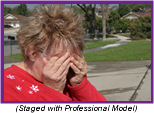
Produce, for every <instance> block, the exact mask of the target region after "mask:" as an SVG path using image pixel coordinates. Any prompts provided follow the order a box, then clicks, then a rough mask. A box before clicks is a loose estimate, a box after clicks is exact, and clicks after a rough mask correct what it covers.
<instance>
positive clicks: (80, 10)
mask: <svg viewBox="0 0 154 113" xmlns="http://www.w3.org/2000/svg"><path fill="white" fill-rule="evenodd" d="M72 7H73V9H74V12H75V13H78V14H83V13H84V11H83V10H82V9H81V8H79V7H77V6H72Z"/></svg>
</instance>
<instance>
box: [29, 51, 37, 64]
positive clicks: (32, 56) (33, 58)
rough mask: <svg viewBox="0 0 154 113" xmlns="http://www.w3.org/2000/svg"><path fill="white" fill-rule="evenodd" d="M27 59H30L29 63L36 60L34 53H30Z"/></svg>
mask: <svg viewBox="0 0 154 113" xmlns="http://www.w3.org/2000/svg"><path fill="white" fill-rule="evenodd" d="M29 59H30V61H32V62H34V61H35V59H36V52H34V51H30V53H29Z"/></svg>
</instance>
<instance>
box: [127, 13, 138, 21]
mask: <svg viewBox="0 0 154 113" xmlns="http://www.w3.org/2000/svg"><path fill="white" fill-rule="evenodd" d="M135 18H138V16H136V15H133V14H130V15H128V16H126V17H125V19H130V20H131V19H135Z"/></svg>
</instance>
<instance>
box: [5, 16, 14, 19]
mask: <svg viewBox="0 0 154 113" xmlns="http://www.w3.org/2000/svg"><path fill="white" fill-rule="evenodd" d="M6 19H14V18H13V17H12V16H8V17H6Z"/></svg>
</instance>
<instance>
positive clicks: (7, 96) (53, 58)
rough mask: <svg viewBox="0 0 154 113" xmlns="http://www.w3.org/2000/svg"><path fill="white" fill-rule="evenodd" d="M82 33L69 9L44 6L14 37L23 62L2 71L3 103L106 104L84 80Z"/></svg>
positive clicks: (26, 21)
mask: <svg viewBox="0 0 154 113" xmlns="http://www.w3.org/2000/svg"><path fill="white" fill-rule="evenodd" d="M83 37H84V29H83V28H82V26H81V24H80V17H79V16H78V15H76V14H74V12H73V9H71V8H68V7H65V6H63V5H53V6H52V7H47V6H44V7H42V8H41V9H40V10H38V12H36V13H34V14H33V16H30V17H27V18H26V20H25V21H24V22H23V24H22V27H21V28H20V30H19V32H18V34H17V40H18V45H19V47H20V49H21V51H22V56H23V58H24V61H23V62H21V63H19V64H18V65H12V67H10V68H7V69H6V70H4V100H5V101H106V99H105V97H104V96H103V95H101V94H100V93H99V92H98V91H97V90H96V88H95V87H94V86H93V85H91V84H90V82H89V81H88V80H87V77H86V74H87V72H88V66H87V64H86V61H85V59H84V57H83V55H82V54H81V52H80V51H83V49H84V43H83Z"/></svg>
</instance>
